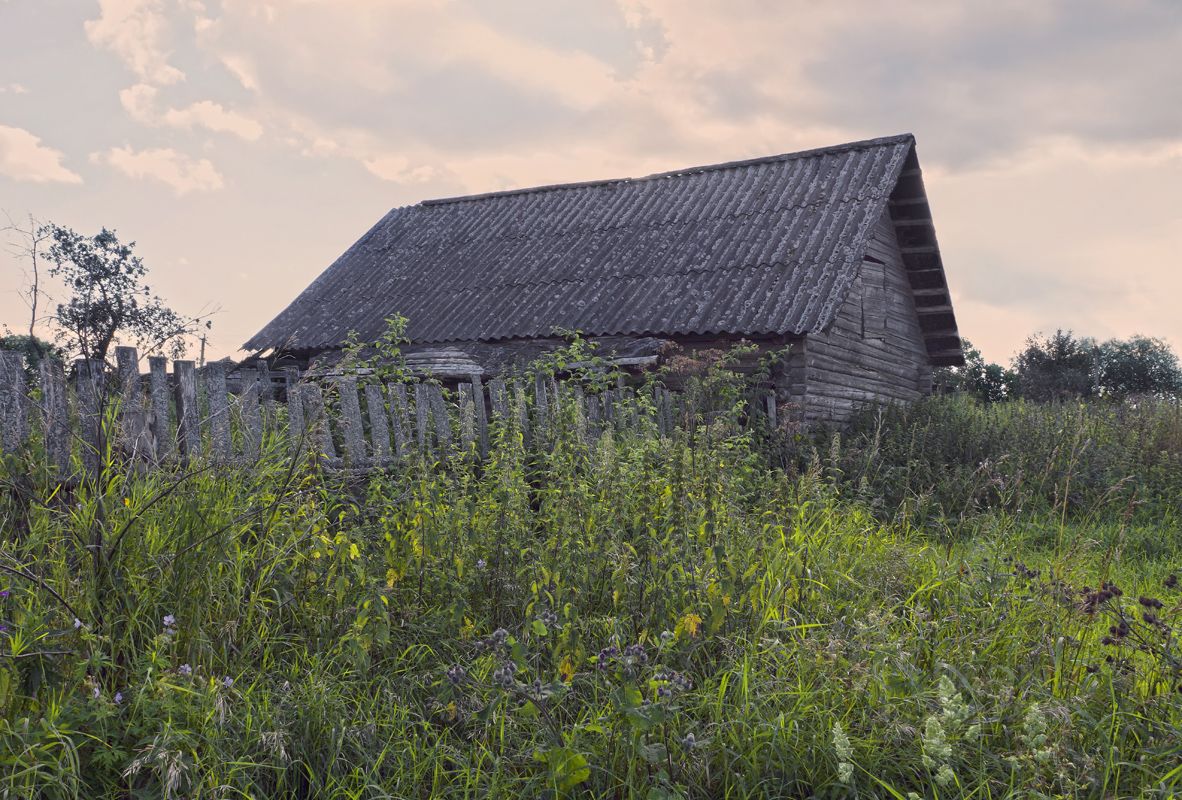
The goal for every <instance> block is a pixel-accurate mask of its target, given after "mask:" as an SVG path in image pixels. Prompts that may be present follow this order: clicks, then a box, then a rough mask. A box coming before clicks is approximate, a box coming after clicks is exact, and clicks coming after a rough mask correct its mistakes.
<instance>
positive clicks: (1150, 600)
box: [1137, 597, 1164, 608]
mask: <svg viewBox="0 0 1182 800" xmlns="http://www.w3.org/2000/svg"><path fill="white" fill-rule="evenodd" d="M1137 602H1138V603H1140V604H1141V605H1143V606H1145V607H1146V608H1161V607H1162V606H1163V605H1164V603H1162V601H1161V600H1158V599H1157V598H1156V597H1138V598H1137Z"/></svg>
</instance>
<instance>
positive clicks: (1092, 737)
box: [0, 399, 1182, 798]
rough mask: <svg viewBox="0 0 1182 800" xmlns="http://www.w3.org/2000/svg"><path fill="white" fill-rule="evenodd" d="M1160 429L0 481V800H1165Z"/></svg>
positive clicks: (684, 443) (644, 442)
mask: <svg viewBox="0 0 1182 800" xmlns="http://www.w3.org/2000/svg"><path fill="white" fill-rule="evenodd" d="M1172 413H1173V412H1172V411H1170V410H1169V409H1165V408H1161V407H1154V409H1152V410H1137V411H1128V410H1124V411H1121V410H1115V409H1106V408H1105V409H1100V408H1092V407H1089V408H1083V409H1072V408H1043V407H1035V406H1014V407H1011V408H1008V409H981V408H978V407H972V406H968V405H965V404H964V403H962V402H961V401H957V400H949V399H940V400H935V401H932V402H930V403H927V404H924V405H922V406H920V407H918V408H916V409H914V410H912V411H910V412H906V414H903V415H902V416H898V417H891V416H888V417H883V418H880V419H878V420H868V421H867V423H866V425H865V427H859V428H856V429H855V431H854V432H853V434H852V435H851V436H848V437H846V438H844V439H842V440H840V441H838V440H832V441H829V442H827V443H822V444H821V446H820V447H819V448H818V449H816V451H815V455H809V453H810V452H812V451H810V449H809V448H808V447H806V446H805V444H804V443H801V442H797V443H795V444H793V445H792V447H794V448H796V449H795V450H792V451H788V453H789V455H788V460H787V461H785V460H784V452H785V451H784V450H776V451H774V452H773V451H772V450H770V449H769V448H768V447H767V446H766V443H756V442H755V441H754V440H753V439H752V438H751V437H750V435H741V434H734V433H731V432H728V431H729V430H730V429H728V428H726V427H725V426H717V427H715V428H710V429H706V430H703V431H699V432H697V433H695V434H694V435H693V436H692V437H691V436H689V435H687V434H685V433H679V434H677V435H675V436H674V437H672V438H661V437H658V436H657V435H656V433H655V431H654V430H652V429H650V428H649V427H647V425H648V423H645V424H643V425H642V426H641V427H640V428H639V429H638V430H636V431H634V432H633V431H630V432H626V433H617V434H609V435H606V436H605V437H603V438H602V439H600V440H599V441H598V442H597V443H595V444H594V445H586V444H583V443H581V442H580V441H579V439H578V438H577V437H576V436H575V425H574V424H573V422H571V421H570V420H569V419H568V421H567V422H566V423H564V424H560V425H559V426H558V427H557V430H556V431H555V434H554V440H555V441H554V444H553V447H552V449H549V450H547V451H544V452H541V453H539V452H535V451H527V450H526V449H525V448H524V447H523V446H522V442H521V438H520V436H519V435H518V434H517V432H515V431H513V430H511V429H510V430H506V431H502V432H500V433H499V434H498V435H497V436H496V437H495V441H494V442H493V446H492V455H491V458H490V459H489V461H487V462H486V463H484V464H483V465H477V464H476V463H475V462H474V460H471V459H465V458H457V459H454V460H451V461H449V462H448V463H431V462H429V461H426V460H422V461H415V462H412V463H410V464H408V465H406V467H405V468H404V469H401V470H399V471H397V472H394V473H389V474H377V475H374V476H372V477H369V478H366V479H355V478H348V477H347V476H341V475H338V474H332V473H324V472H321V471H320V470H319V469H318V468H317V467H316V466H315V464H314V463H313V462H310V461H305V460H298V461H295V462H292V461H289V460H288V459H286V458H284V457H281V456H279V455H271V456H269V457H267V458H265V459H263V460H262V461H261V462H260V463H259V464H257V465H254V466H251V467H249V468H246V467H241V468H233V469H225V468H221V469H218V470H213V469H200V468H197V469H194V470H192V472H191V474H189V475H187V476H184V477H182V478H180V479H176V478H175V477H174V476H168V475H165V474H163V473H154V474H149V475H136V474H132V473H120V472H119V471H118V470H113V471H111V472H109V473H108V477H107V478H106V479H105V480H104V481H103V482H102V483H101V484H100V485H98V486H88V487H81V488H77V489H72V490H69V489H65V488H62V487H58V486H56V484H54V483H53V481H52V480H51V479H50V476H48V475H47V474H44V473H42V472H40V471H39V470H38V468H37V466H36V459H35V457H30V458H29V459H28V460H22V459H19V458H10V459H8V460H7V461H6V462H5V463H4V467H3V494H2V496H0V522H2V524H3V531H4V532H3V540H2V544H3V552H2V554H0V570H2V571H3V572H4V575H3V581H5V582H4V583H3V584H0V586H3V587H4V588H5V590H6V592H7V594H6V596H5V597H4V598H3V599H2V600H0V617H2V619H3V624H4V625H5V626H6V629H5V631H4V632H3V633H2V634H0V637H2V638H0V770H2V771H0V796H3V797H54V798H56V797H88V798H89V797H128V798H130V797H137V798H138V797H167V798H182V797H185V798H188V797H260V798H261V797H267V798H272V797H342V798H345V797H348V798H363V797H364V798H371V797H372V798H378V797H398V798H406V797H423V798H426V797H514V796H574V797H578V796H585V797H628V798H673V797H727V798H744V797H802V796H818V797H824V796H834V797H838V796H840V797H848V796H853V795H859V796H867V797H879V796H882V797H898V798H905V797H908V796H910V794H911V793H914V794H915V795H917V796H921V797H982V798H984V797H1007V796H1022V797H1030V796H1047V797H1050V796H1055V797H1060V796H1067V797H1106V798H1107V797H1144V796H1169V795H1170V794H1171V793H1172V792H1173V791H1175V789H1176V787H1177V786H1178V785H1179V783H1180V782H1182V769H1179V768H1178V767H1177V765H1178V763H1179V761H1180V754H1182V749H1180V745H1179V742H1180V741H1182V738H1180V737H1179V725H1180V723H1182V694H1179V692H1178V684H1179V680H1180V679H1182V677H1180V673H1179V669H1180V663H1179V657H1180V656H1179V650H1178V644H1177V641H1178V634H1179V628H1178V621H1179V611H1180V600H1182V595H1180V594H1179V592H1178V589H1177V588H1176V578H1173V579H1171V575H1172V573H1173V571H1174V570H1176V568H1177V567H1178V566H1179V548H1178V539H1177V534H1176V530H1175V529H1174V527H1173V526H1174V524H1175V523H1174V521H1173V520H1174V519H1175V517H1174V516H1173V515H1172V513H1168V512H1166V511H1165V508H1166V506H1167V505H1168V503H1169V502H1171V500H1170V499H1171V498H1173V499H1176V498H1177V494H1174V492H1175V487H1176V486H1177V485H1178V482H1179V474H1178V472H1179V470H1178V463H1177V459H1178V456H1179V452H1180V450H1179V444H1178V442H1179V439H1178V438H1177V431H1178V427H1177V424H1176V416H1171V414H1172ZM1122 414H1123V415H1126V416H1123V417H1122V416H1120V415H1122ZM1129 414H1132V415H1133V416H1132V417H1129V416H1127V415H1129ZM1060 431H1063V432H1064V433H1061V432H1060ZM1089 439H1090V440H1091V441H1090V442H1089ZM1158 448H1161V449H1160V450H1158ZM1098 454H1099V455H1098ZM999 465H1001V466H999ZM1126 477H1127V480H1126ZM1138 504H1142V505H1138ZM1130 508H1133V509H1134V510H1133V512H1130V511H1129V509H1130ZM1159 512H1160V516H1158V517H1155V515H1157V514H1159ZM1151 541H1152V542H1155V544H1154V545H1153V546H1150V545H1149V542H1151ZM1169 584H1172V585H1173V586H1174V588H1169V586H1168V585H1169ZM1139 600H1142V601H1144V602H1139ZM1159 605H1160V607H1159Z"/></svg>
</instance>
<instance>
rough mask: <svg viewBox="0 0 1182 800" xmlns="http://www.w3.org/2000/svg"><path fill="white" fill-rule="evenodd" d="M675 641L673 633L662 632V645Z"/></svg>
mask: <svg viewBox="0 0 1182 800" xmlns="http://www.w3.org/2000/svg"><path fill="white" fill-rule="evenodd" d="M671 641H673V631H661V644H669V642H671Z"/></svg>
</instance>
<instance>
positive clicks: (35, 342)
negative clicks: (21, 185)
mask: <svg viewBox="0 0 1182 800" xmlns="http://www.w3.org/2000/svg"><path fill="white" fill-rule="evenodd" d="M4 216H6V217H7V218H8V224H7V225H6V226H4V227H3V228H0V233H4V234H7V237H6V238H8V241H7V242H6V243H5V245H6V248H7V250H8V252H9V253H10V254H11V255H12V256H13V257H14V258H15V259H17V260H18V261H23V262H25V263H26V264H27V265H28V270H27V272H26V273H25V278H26V280H27V281H28V288H27V289H25V290H24V291H23V292H22V294H23V295H24V300H25V302H27V303H28V304H29V332H28V334H27V335H26V336H25V337H23V340H24V341H23V343H21V344H20V346H16V345H15V344H14V342H15V340H13V341H10V342H9V343H8V344H7V345H0V347H2V348H3V349H5V350H21V351H22V352H25V353H26V362H27V363H31V364H32V365H33V367H34V368H35V367H36V365H37V363H38V362H40V360H41V357H42V356H43V355H45V354H46V353H47V352H48V351H47V350H44V349H42V346H43V345H44V344H46V343H45V342H43V341H42V340H41V339H38V338H37V333H36V329H37V323H38V322H40V321H41V320H40V319H38V316H37V314H38V312H39V311H40V301H41V295H42V288H41V256H42V253H43V252H44V249H45V243H46V241H47V240H48V239H49V232H48V231H47V230H46V227H45V226H44V225H42V224H41V223H40V222H38V221H37V219H36V218H35V217H34V216H33V215H32V214H29V217H28V220H27V221H26V222H24V223H18V222H17V221H16V220H14V219H13V218H12V215H11V214H9V213H7V212H5V214H4ZM5 330H6V331H7V326H5ZM6 339H12V336H7V337H6Z"/></svg>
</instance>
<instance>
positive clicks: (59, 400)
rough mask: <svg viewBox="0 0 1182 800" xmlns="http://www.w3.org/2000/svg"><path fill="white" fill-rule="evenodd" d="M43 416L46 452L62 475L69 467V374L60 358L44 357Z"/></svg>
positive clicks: (42, 360)
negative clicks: (67, 384)
mask: <svg viewBox="0 0 1182 800" xmlns="http://www.w3.org/2000/svg"><path fill="white" fill-rule="evenodd" d="M38 371H39V372H40V374H41V418H42V420H43V423H44V430H45V454H46V456H48V458H49V463H51V464H53V465H54V467H56V468H57V474H58V476H59V477H64V476H65V474H66V472H68V471H69V469H70V416H69V406H68V405H67V402H66V373H65V371H64V370H63V369H62V365H61V362H60V361H57V360H56V359H52V358H42V359H41V364H40V365H39V368H38Z"/></svg>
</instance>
